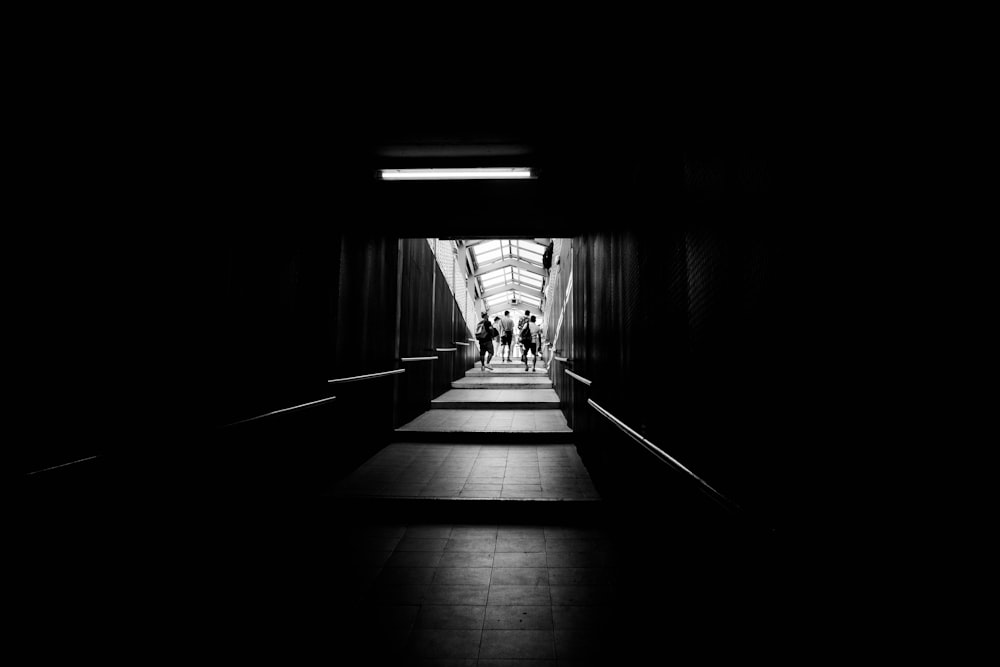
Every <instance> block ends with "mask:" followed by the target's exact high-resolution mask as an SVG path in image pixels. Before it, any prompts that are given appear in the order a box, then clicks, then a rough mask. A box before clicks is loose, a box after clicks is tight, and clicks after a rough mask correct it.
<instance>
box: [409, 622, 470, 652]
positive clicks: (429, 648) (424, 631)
mask: <svg viewBox="0 0 1000 667" xmlns="http://www.w3.org/2000/svg"><path fill="white" fill-rule="evenodd" d="M481 638H482V632H481V631H480V630H451V629H437V628H421V629H414V630H413V632H412V635H411V639H410V646H409V652H410V653H411V654H412V655H414V656H416V657H421V658H477V657H479V644H480V640H481Z"/></svg>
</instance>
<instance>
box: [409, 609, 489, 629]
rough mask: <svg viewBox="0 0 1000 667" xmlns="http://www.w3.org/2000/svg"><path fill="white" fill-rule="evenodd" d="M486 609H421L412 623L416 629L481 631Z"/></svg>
mask: <svg viewBox="0 0 1000 667" xmlns="http://www.w3.org/2000/svg"><path fill="white" fill-rule="evenodd" d="M485 612H486V607H485V606H482V605H478V606H476V605H432V604H425V605H422V606H421V607H420V611H419V613H418V614H415V615H414V620H413V621H412V623H413V627H415V628H433V629H448V630H480V629H482V627H483V617H484V614H485Z"/></svg>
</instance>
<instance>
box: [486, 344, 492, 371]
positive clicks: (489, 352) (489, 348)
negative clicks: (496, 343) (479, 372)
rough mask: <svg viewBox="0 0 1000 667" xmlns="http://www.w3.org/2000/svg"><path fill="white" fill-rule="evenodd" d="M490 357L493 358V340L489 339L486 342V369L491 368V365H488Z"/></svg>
mask: <svg viewBox="0 0 1000 667" xmlns="http://www.w3.org/2000/svg"><path fill="white" fill-rule="evenodd" d="M492 358H493V340H492V339H491V340H489V341H487V343H486V368H487V369H488V370H493V367H492V366H490V360H491V359H492Z"/></svg>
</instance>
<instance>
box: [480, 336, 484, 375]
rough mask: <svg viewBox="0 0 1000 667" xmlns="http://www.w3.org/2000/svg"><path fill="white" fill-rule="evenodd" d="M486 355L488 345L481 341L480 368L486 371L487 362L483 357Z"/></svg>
mask: <svg viewBox="0 0 1000 667" xmlns="http://www.w3.org/2000/svg"><path fill="white" fill-rule="evenodd" d="M485 357H486V346H485V345H483V342H482V341H479V370H480V371H482V372H484V373H485V372H486V362H485V361H483V359H484V358H485Z"/></svg>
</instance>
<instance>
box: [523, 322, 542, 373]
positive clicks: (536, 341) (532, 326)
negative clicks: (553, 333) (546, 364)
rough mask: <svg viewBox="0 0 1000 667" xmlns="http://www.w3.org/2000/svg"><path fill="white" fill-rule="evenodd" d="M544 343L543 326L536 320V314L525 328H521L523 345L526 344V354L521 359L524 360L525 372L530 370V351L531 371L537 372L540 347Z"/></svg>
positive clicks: (526, 323)
mask: <svg viewBox="0 0 1000 667" xmlns="http://www.w3.org/2000/svg"><path fill="white" fill-rule="evenodd" d="M541 344H542V327H541V325H539V324H538V323H536V322H535V316H534V315H532V316H531V318H530V319H529V320H528V321H527V322H525V324H524V329H522V330H521V345H522V346H524V354H523V355H522V356H521V361H523V362H524V372H526V373H527V372H528V352H529V351H530V352H531V354H532V359H531V372H532V373H534V372H535V365H536V364H537V363H538V349H539V348H540V347H541Z"/></svg>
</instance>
